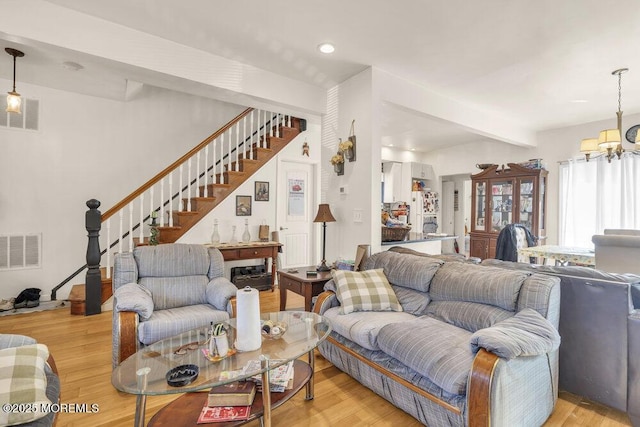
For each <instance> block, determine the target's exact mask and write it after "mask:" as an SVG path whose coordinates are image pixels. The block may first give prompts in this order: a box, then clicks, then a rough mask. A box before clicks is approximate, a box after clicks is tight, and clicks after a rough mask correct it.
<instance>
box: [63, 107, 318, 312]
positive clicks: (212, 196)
mask: <svg viewBox="0 0 640 427" xmlns="http://www.w3.org/2000/svg"><path fill="white" fill-rule="evenodd" d="M256 111H257V120H256V118H255V115H256V114H255V112H256ZM262 117H263V119H262V120H261V111H260V110H253V109H247V110H245V111H244V112H243V113H242V114H240V115H239V116H238V117H236V118H235V119H233V120H232V121H230V122H229V123H227V124H226V125H225V126H223V127H222V128H221V129H220V130H218V131H217V132H216V133H214V134H213V135H211V136H210V137H209V138H207V139H205V140H204V141H203V142H201V143H200V144H199V145H198V146H196V147H195V148H194V149H192V150H191V151H190V152H189V153H187V154H185V155H184V156H183V157H181V158H180V159H179V160H177V161H176V162H174V163H173V164H172V165H171V166H169V167H168V168H166V169H165V170H164V171H162V172H161V173H160V174H158V175H157V176H156V177H154V178H153V179H151V180H150V181H149V182H147V183H146V184H144V185H143V186H141V187H140V188H139V189H138V190H136V191H134V192H133V193H132V194H131V195H129V196H128V197H126V198H125V199H123V200H122V201H121V202H120V203H118V204H117V205H116V206H114V207H113V208H111V209H109V210H108V211H106V212H105V213H104V214H103V215H102V231H101V233H100V234H101V235H100V239H101V242H100V247H101V248H103V253H105V254H106V262H105V257H103V259H102V262H101V264H102V265H107V266H108V267H107V268H104V267H103V268H101V274H102V289H101V304H104V303H105V302H106V301H107V300H109V298H110V297H111V295H112V286H111V274H110V273H111V263H112V260H111V249H113V248H117V252H123V251H125V250H128V251H131V250H133V247H135V246H138V245H146V244H148V243H149V236H148V235H145V234H148V228H149V227H147V225H148V223H147V221H149V220H150V218H151V215H150V213H151V212H157V213H158V214H157V215H158V217H159V218H158V219H159V220H160V223H159V226H158V230H159V231H160V234H159V243H161V244H163V243H174V242H175V241H177V240H178V239H179V238H180V237H181V236H182V235H184V234H185V233H186V232H187V231H188V230H189V229H191V227H193V226H194V225H195V224H197V223H198V222H199V221H200V220H201V219H202V218H204V217H205V215H207V214H208V213H209V212H211V211H212V210H213V209H214V208H215V207H216V206H218V205H219V204H220V203H221V202H222V201H223V200H225V199H226V198H227V197H228V196H230V195H231V194H232V193H233V192H234V191H235V190H236V189H237V188H238V187H239V186H240V185H241V184H243V183H244V182H245V181H247V180H248V179H249V178H250V177H251V176H252V175H253V174H254V173H255V172H256V171H258V170H259V169H260V168H261V167H262V166H264V165H265V164H266V163H267V162H268V161H269V160H271V159H272V158H273V157H274V156H276V155H277V154H278V152H280V150H282V149H283V148H284V147H285V146H286V145H287V144H288V143H289V142H291V141H292V140H293V139H294V138H295V137H296V136H297V135H298V134H299V133H300V132H301V131H303V130H305V128H306V123H305V122H304V120H302V119H298V118H294V117H291V116H284V115H281V114H276V113H268V112H264V114H263V116H262ZM287 117H288V119H287ZM256 122H257V123H256ZM249 123H250V124H251V126H250V128H253V129H251V130H250V131H249V133H247V131H246V130H242V131H241V128H240V126H241V124H242V125H243V128H244V129H246V127H247V125H248V124H249ZM234 129H235V131H234ZM241 135H243V136H241ZM225 136H226V138H225ZM233 140H235V142H232V141H233ZM211 151H212V152H213V153H211ZM217 153H219V155H218V154H217ZM202 157H204V161H203V160H202ZM211 158H212V161H211V163H208V160H207V159H211ZM194 163H195V164H196V172H195V178H192V169H193V164H194ZM185 165H187V166H186V167H185ZM186 169H188V171H186ZM201 170H202V171H201ZM174 174H175V175H178V177H176V176H174ZM185 180H186V184H183V182H184V181H185ZM167 181H168V185H167ZM178 181H179V183H178ZM176 183H177V188H178V191H177V192H174V191H173V189H172V187H173V185H174V184H176ZM166 186H168V187H169V191H168V197H166V198H165V197H163V196H164V195H165V194H167V192H166V189H165V187H166ZM154 190H155V191H154ZM158 192H159V193H160V197H157V193H158ZM185 193H186V194H187V196H186V197H185V196H184V194H185ZM194 194H195V195H194ZM147 206H148V207H147ZM167 208H169V209H167ZM134 211H137V212H134ZM147 213H149V215H147ZM165 214H166V215H167V216H168V218H167V220H166V221H165ZM110 218H117V219H118V224H117V226H118V227H117V228H118V231H117V232H116V233H115V238H112V237H111V234H113V233H112V231H111V228H112V224H111V222H110ZM134 218H139V220H137V221H136V220H134ZM114 228H115V227H114ZM145 229H147V230H145ZM134 234H137V236H135V237H134ZM104 248H107V249H104ZM67 281H68V280H67ZM67 281H64V282H62V283H61V284H60V285H58V287H60V286H62V285H63V284H64V283H66V282H67ZM58 287H56V289H54V291H55V290H57V288H58ZM52 295H55V293H52ZM69 301H70V304H71V314H77V315H84V314H85V285H84V284H78V285H74V286H73V287H72V289H71V292H70V294H69Z"/></svg>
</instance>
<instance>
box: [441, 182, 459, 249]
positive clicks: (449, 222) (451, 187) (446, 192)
mask: <svg viewBox="0 0 640 427" xmlns="http://www.w3.org/2000/svg"><path fill="white" fill-rule="evenodd" d="M454 191H455V183H454V182H453V181H444V182H443V183H442V218H440V221H441V222H442V232H443V233H447V234H454V233H455V227H454V211H453V204H454V200H453V199H454ZM453 252H455V250H454V248H453V240H443V241H442V253H453Z"/></svg>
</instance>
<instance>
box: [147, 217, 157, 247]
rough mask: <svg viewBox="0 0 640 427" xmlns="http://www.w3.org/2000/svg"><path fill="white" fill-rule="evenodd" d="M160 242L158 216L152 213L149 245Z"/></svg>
mask: <svg viewBox="0 0 640 427" xmlns="http://www.w3.org/2000/svg"><path fill="white" fill-rule="evenodd" d="M158 243H160V230H158V223H157V222H156V217H155V216H154V215H153V214H152V215H151V223H149V245H151V246H156V245H157V244H158Z"/></svg>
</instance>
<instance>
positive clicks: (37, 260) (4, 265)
mask: <svg viewBox="0 0 640 427" xmlns="http://www.w3.org/2000/svg"><path fill="white" fill-rule="evenodd" d="M41 241H42V238H41V234H21V235H5V236H0V271H2V270H19V269H25V268H40V264H41V253H42V250H41Z"/></svg>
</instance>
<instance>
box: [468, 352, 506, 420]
mask: <svg viewBox="0 0 640 427" xmlns="http://www.w3.org/2000/svg"><path fill="white" fill-rule="evenodd" d="M499 360H500V358H499V357H498V356H496V355H495V354H493V353H490V352H488V351H487V350H485V349H484V348H481V349H480V350H479V351H478V353H477V354H476V357H475V359H473V365H472V366H471V378H470V380H469V388H468V390H467V404H468V405H469V406H468V418H469V427H477V426H489V425H491V385H492V381H493V374H494V372H495V369H496V366H497V365H498V361H499Z"/></svg>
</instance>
